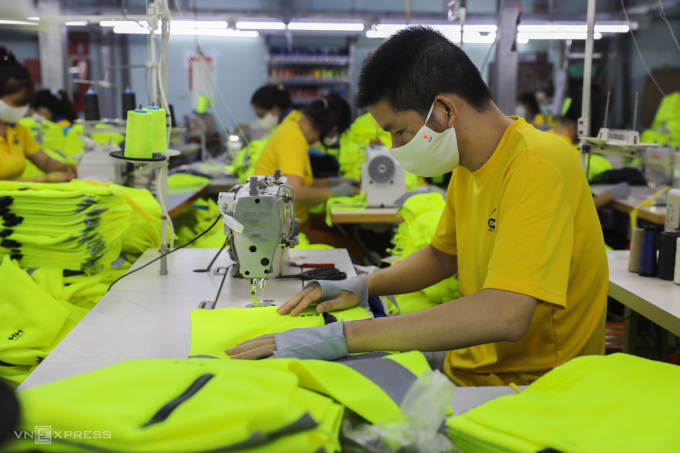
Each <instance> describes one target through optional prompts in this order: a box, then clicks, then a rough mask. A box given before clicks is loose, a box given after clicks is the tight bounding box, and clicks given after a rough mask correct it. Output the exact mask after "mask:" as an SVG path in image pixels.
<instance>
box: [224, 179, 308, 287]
mask: <svg viewBox="0 0 680 453" xmlns="http://www.w3.org/2000/svg"><path fill="white" fill-rule="evenodd" d="M218 205H219V208H220V212H221V213H222V216H223V221H224V224H225V227H224V232H225V234H226V235H227V239H228V243H229V254H230V256H231V258H232V259H233V260H234V261H236V263H237V265H238V270H239V272H240V274H241V275H242V276H243V277H244V278H248V279H253V280H255V279H266V278H268V277H270V276H272V275H281V274H282V273H283V272H285V271H286V267H287V266H288V248H289V247H293V246H295V245H296V244H297V235H298V232H299V222H298V219H296V218H295V194H294V192H293V188H292V187H291V186H289V185H287V184H286V178H285V177H282V176H281V172H280V171H279V170H277V171H276V174H275V175H272V176H251V177H250V179H249V180H248V182H247V183H245V184H242V185H238V186H234V188H233V189H232V190H231V191H229V192H222V193H220V194H219V197H218Z"/></svg>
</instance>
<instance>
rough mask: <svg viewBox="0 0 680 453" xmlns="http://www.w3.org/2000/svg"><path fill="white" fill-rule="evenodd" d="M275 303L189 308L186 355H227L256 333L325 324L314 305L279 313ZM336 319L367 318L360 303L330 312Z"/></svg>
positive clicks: (367, 315)
mask: <svg viewBox="0 0 680 453" xmlns="http://www.w3.org/2000/svg"><path fill="white" fill-rule="evenodd" d="M276 308H277V307H258V308H255V307H253V308H220V309H217V310H202V309H198V310H192V312H191V350H190V351H189V356H203V355H208V356H212V357H218V358H229V356H227V355H226V354H225V353H224V350H225V349H229V348H233V347H234V346H236V345H237V344H239V343H241V342H243V341H246V340H250V339H251V338H255V337H257V336H259V335H265V334H271V333H279V332H285V331H286V330H290V329H297V328H304V327H316V326H322V325H324V324H325V322H324V317H323V316H322V314H321V313H317V312H316V310H314V309H307V310H305V311H303V312H302V313H300V314H299V315H298V316H288V315H280V314H279V313H278V312H277V311H276ZM333 316H335V317H336V318H337V319H340V320H351V319H365V318H370V317H371V315H370V314H368V313H367V312H366V311H365V310H364V309H363V308H361V307H354V308H351V309H349V310H341V311H337V312H333Z"/></svg>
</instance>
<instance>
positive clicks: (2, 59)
mask: <svg viewBox="0 0 680 453" xmlns="http://www.w3.org/2000/svg"><path fill="white" fill-rule="evenodd" d="M21 90H26V98H25V99H24V101H25V102H26V103H28V102H30V101H31V99H32V98H33V92H34V90H35V87H34V85H33V80H32V79H31V74H30V73H29V72H28V69H26V66H24V65H22V64H21V63H19V62H18V61H17V59H16V57H15V56H14V54H13V53H12V52H11V51H10V50H9V49H8V48H7V47H4V46H0V97H3V96H8V95H10V94H14V93H18V92H19V91H21Z"/></svg>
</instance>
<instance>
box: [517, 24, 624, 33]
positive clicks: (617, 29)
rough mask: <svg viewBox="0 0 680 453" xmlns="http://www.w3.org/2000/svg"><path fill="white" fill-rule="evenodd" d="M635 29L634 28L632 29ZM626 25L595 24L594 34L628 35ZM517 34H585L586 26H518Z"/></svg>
mask: <svg viewBox="0 0 680 453" xmlns="http://www.w3.org/2000/svg"><path fill="white" fill-rule="evenodd" d="M633 28H635V27H633ZM628 30H629V29H628V24H619V23H614V24H595V33H628ZM517 31H518V32H519V33H586V32H587V31H588V26H587V25H586V24H519V25H518V26H517Z"/></svg>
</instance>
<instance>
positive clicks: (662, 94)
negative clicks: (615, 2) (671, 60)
mask: <svg viewBox="0 0 680 453" xmlns="http://www.w3.org/2000/svg"><path fill="white" fill-rule="evenodd" d="M619 2H621V9H622V10H623V15H624V16H625V18H626V23H627V24H628V32H629V33H630V37H631V38H633V44H635V49H636V50H637V53H638V56H639V57H640V61H642V65H643V66H644V67H645V70H646V71H647V74H649V77H650V78H651V79H652V82H654V85H656V88H657V90H659V93H661V96H666V93H664V92H663V90H662V89H661V87H660V86H659V84H658V83H657V81H656V79H655V78H654V76H653V75H652V73H651V71H650V70H649V67H647V63H645V59H644V58H642V52H641V51H640V46H638V43H637V39H635V33H633V25H632V24H631V23H630V19H629V18H628V12H627V11H626V7H625V6H624V4H623V0H619Z"/></svg>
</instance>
